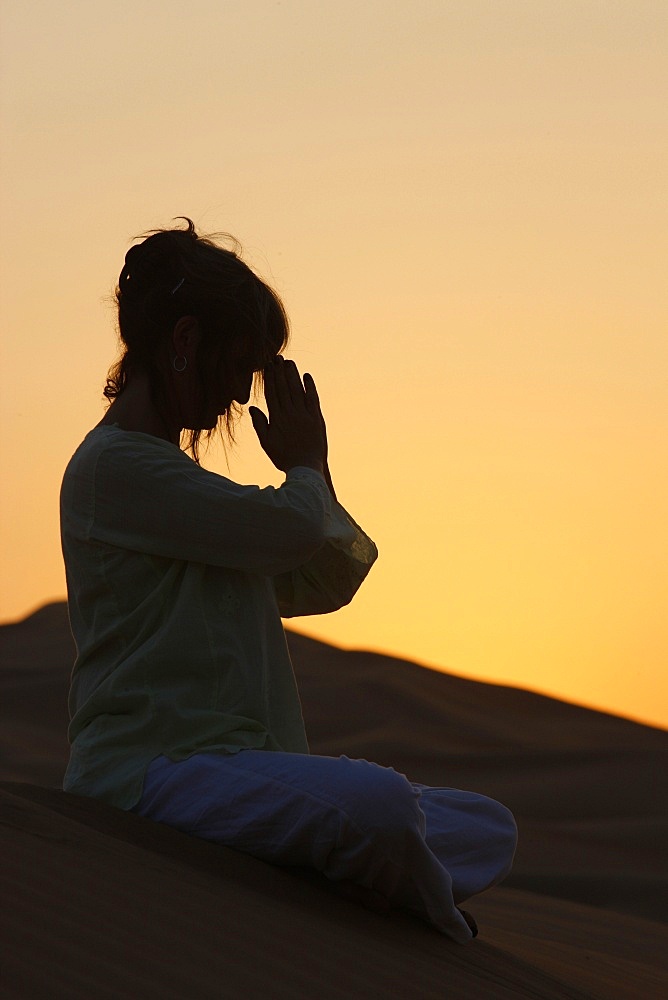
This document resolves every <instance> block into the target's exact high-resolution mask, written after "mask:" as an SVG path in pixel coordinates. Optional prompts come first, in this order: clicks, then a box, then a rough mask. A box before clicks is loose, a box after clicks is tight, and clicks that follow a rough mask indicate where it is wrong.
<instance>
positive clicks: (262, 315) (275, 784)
mask: <svg viewBox="0 0 668 1000" xmlns="http://www.w3.org/2000/svg"><path fill="white" fill-rule="evenodd" d="M186 222H187V228H185V229H170V230H159V231H156V232H154V233H152V234H151V235H149V236H148V237H147V238H146V239H144V241H143V242H142V243H140V244H138V245H135V246H133V247H132V248H131V249H130V250H129V251H128V253H127V255H126V258H125V265H124V267H123V270H122V271H121V274H120V278H119V282H118V289H117V299H118V316H119V327H120V335H121V340H122V345H123V353H122V356H121V358H120V360H119V361H118V362H117V363H116V364H115V365H114V367H113V368H112V370H111V372H110V374H109V378H108V380H107V386H106V389H105V395H106V396H107V398H108V399H109V400H110V401H111V405H110V406H109V408H108V410H107V412H106V415H105V417H104V419H103V420H102V421H101V422H100V424H98V426H97V427H95V428H94V429H93V430H92V431H91V432H90V433H89V434H88V435H87V437H86V438H85V440H84V441H83V443H82V444H81V445H80V447H79V448H78V450H77V451H76V453H75V454H74V456H73V458H72V459H71V461H70V463H69V465H68V467H67V470H66V473H65V477H64V481H63V487H62V494H61V520H62V541H63V552H64V556H65V564H66V570H67V585H68V599H69V613H70V621H71V625H72V631H73V633H74V637H75V640H76V644H77V654H78V655H77V659H76V663H75V666H74V671H73V675H72V686H71V693H70V712H71V725H70V731H69V738H70V743H71V755H70V761H69V766H68V768H67V773H66V776H65V781H64V788H65V790H66V791H69V792H74V793H76V794H78V795H86V796H92V797H94V798H99V799H102V800H103V801H105V802H108V803H110V804H111V805H114V806H118V807H120V808H121V809H126V810H134V811H136V812H137V813H140V814H141V815H143V816H148V817H151V818H152V819H155V820H158V821H160V822H163V823H167V824H169V825H172V826H174V827H178V828H179V829H181V830H185V831H187V832H188V833H191V834H195V835H196V836H199V837H203V838H206V839H209V840H214V841H217V842H219V843H221V844H226V845H228V846H229V847H233V848H237V849H238V850H241V851H245V852H247V853H249V854H252V855H255V856H256V857H259V858H262V859H264V860H265V861H270V862H274V863H276V864H281V865H297V866H301V867H303V866H308V867H311V868H315V869H317V870H319V871H320V872H323V873H324V874H325V875H326V876H327V878H329V879H331V880H333V881H335V882H339V883H340V884H341V886H342V887H346V886H347V887H349V890H350V892H351V893H353V894H357V895H358V896H359V898H360V899H361V901H362V902H365V903H366V904H367V905H377V906H379V907H383V906H388V905H391V904H393V905H399V906H402V907H404V908H407V909H409V910H411V911H413V912H415V913H417V914H419V915H420V916H422V917H423V918H424V919H426V920H428V921H430V922H431V923H432V924H434V925H435V926H436V927H437V928H438V929H439V930H440V931H442V932H443V933H445V934H448V935H449V936H450V937H452V938H454V939H456V940H458V941H462V942H463V941H467V940H469V939H470V937H471V934H472V927H473V924H472V921H471V920H470V918H468V919H467V917H466V916H464V915H463V914H462V912H461V911H460V910H459V909H458V908H457V904H458V903H459V902H461V901H462V900H464V899H466V898H468V897H469V896H472V895H474V894H475V893H478V892H482V891H483V890H484V889H486V888H488V887H489V886H490V885H493V884H494V883H496V882H498V881H500V879H502V878H503V877H504V875H505V874H507V872H508V870H509V867H510V864H511V860H512V856H513V851H514V846H515V824H514V822H513V819H512V816H511V815H510V813H509V812H508V811H507V810H506V809H505V808H504V807H503V806H501V805H499V803H497V802H494V801H493V800H491V799H488V798H486V797H484V796H480V795H476V794H473V793H470V792H461V791H457V790H453V789H432V788H428V787H425V786H423V785H418V784H414V783H411V782H410V781H409V780H408V779H407V778H405V777H404V776H403V775H401V774H398V773H397V772H395V771H394V770H392V769H390V768H385V767H381V766H379V765H377V764H373V763H369V762H367V761H365V760H351V759H348V758H347V757H339V758H332V757H318V756H312V755H310V754H309V750H308V744H307V742H306V735H305V732H304V724H303V721H302V714H301V709H300V703H299V697H298V693H297V688H296V685H295V679H294V675H293V671H292V667H291V664H290V659H289V655H288V650H287V646H286V642H285V636H284V632H283V627H282V624H281V616H283V617H290V616H294V615H312V614H320V613H325V612H328V611H334V610H336V609H337V608H339V607H341V606H342V605H344V604H347V603H348V602H349V601H350V600H351V598H352V597H353V595H354V594H355V592H356V590H357V588H358V587H359V586H360V584H361V583H362V581H363V580H364V578H365V576H366V574H367V573H368V571H369V569H370V567H371V565H372V563H373V562H374V560H375V559H376V554H377V553H376V548H375V545H374V544H373V542H372V541H371V540H370V539H369V538H368V537H367V535H366V534H365V533H364V532H363V531H362V530H361V529H360V528H359V527H358V526H357V525H356V524H355V522H354V521H353V520H352V518H351V517H350V516H349V515H348V514H347V513H346V511H345V510H344V509H343V507H341V506H340V505H339V503H338V502H337V500H336V496H335V494H334V489H333V486H332V481H331V477H330V474H329V470H328V466H327V440H326V434H325V424H324V421H323V418H322V414H321V411H320V404H319V401H318V394H317V392H316V387H315V384H314V382H313V379H312V378H311V377H310V375H304V378H303V381H302V378H301V377H300V374H299V372H298V371H297V368H296V366H295V364H294V363H293V362H292V361H286V360H284V359H283V358H282V357H281V356H280V352H281V351H282V350H283V348H284V347H285V345H286V342H287V338H288V324H287V319H286V316H285V312H284V310H283V307H282V305H281V303H280V301H279V299H278V297H277V296H276V295H275V293H274V292H273V291H272V290H271V289H270V288H268V287H267V285H266V284H264V282H262V281H261V280H260V279H259V278H258V277H257V276H256V275H255V274H254V273H253V272H252V271H251V270H250V269H249V268H248V266H247V265H246V264H245V263H244V262H243V261H242V260H241V259H240V257H239V255H238V251H237V250H236V249H226V248H224V247H223V246H220V245H217V244H216V243H215V242H214V241H212V240H210V239H205V238H201V237H199V236H198V235H197V233H196V231H195V227H194V226H193V224H192V223H191V222H190V221H189V220H186ZM254 376H258V377H259V380H260V381H263V384H264V392H265V399H266V403H267V409H268V417H267V416H265V414H264V413H263V412H262V411H261V410H259V409H257V408H255V407H251V418H252V421H253V426H254V428H255V431H256V433H257V435H258V438H259V440H260V444H261V445H262V447H263V449H264V451H265V452H266V454H267V455H268V457H269V458H270V459H271V461H272V462H273V463H274V465H275V466H276V467H277V468H278V469H280V470H281V471H282V472H284V473H285V481H284V482H283V484H282V485H281V486H280V487H278V488H277V489H274V488H273V487H266V488H264V489H260V488H258V487H256V486H240V485H237V484H236V483H234V482H231V481H230V480H229V479H226V478H224V477H223V476H219V475H215V474H214V473H212V472H208V471H206V470H205V469H203V468H201V466H200V465H199V464H198V461H197V459H198V448H199V445H200V437H201V435H202V434H205V435H206V436H208V435H209V434H210V433H211V432H212V431H213V430H214V429H215V428H216V427H217V426H218V425H219V423H221V422H222V423H223V424H226V425H227V428H228V430H231V428H232V423H233V419H234V416H235V414H236V413H237V411H238V409H239V407H240V406H241V405H243V404H245V403H247V402H248V400H249V397H250V392H251V388H252V384H253V379H254ZM184 430H185V432H186V433H185V440H186V444H187V446H188V447H189V449H190V451H191V454H192V455H193V458H194V460H193V458H191V457H189V456H188V455H187V454H186V453H185V452H184V451H182V450H181V448H180V442H181V439H182V435H183V432H184Z"/></svg>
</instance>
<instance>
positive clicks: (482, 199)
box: [0, 0, 668, 725]
mask: <svg viewBox="0 0 668 1000" xmlns="http://www.w3.org/2000/svg"><path fill="white" fill-rule="evenodd" d="M0 17H1V21H2V23H1V42H0V44H1V52H0V57H1V58H0V64H1V67H0V73H1V99H2V123H1V124H2V150H1V152H2V169H3V175H4V180H3V185H2V192H1V197H2V216H1V217H2V234H3V238H2V241H1V243H0V255H1V267H2V275H1V281H2V289H1V296H2V298H1V307H2V343H1V347H0V350H1V358H0V362H1V363H0V394H1V395H0V416H1V421H2V457H3V463H2V464H3V475H2V488H1V489H2V492H1V495H0V501H1V504H2V510H1V516H2V552H3V556H2V570H1V573H2V581H1V591H0V620H2V621H10V620H16V619H18V618H20V617H23V616H24V615H26V614H27V613H29V612H31V611H33V610H34V609H35V608H36V607H37V606H39V605H40V604H42V603H44V602H46V601H47V600H53V599H61V598H63V597H64V596H65V585H64V573H63V569H62V564H61V555H60V541H59V533H58V490H59V486H60V479H61V477H62V472H63V469H64V467H65V465H66V463H67V461H68V459H69V457H70V455H71V454H72V452H73V451H74V449H75V448H76V447H77V445H78V444H79V442H80V440H81V439H82V438H83V436H84V435H85V434H86V433H87V431H88V430H89V429H90V428H91V427H92V426H93V425H94V424H96V423H97V422H98V420H99V419H100V418H101V416H102V414H103V412H104V411H103V406H102V396H101V389H102V385H103V382H104V376H105V374H106V369H107V367H108V365H109V364H110V362H111V361H112V360H113V358H114V356H115V351H116V340H115V330H114V314H113V308H112V303H111V296H112V294H113V289H114V285H115V281H116V278H117V276H118V273H119V271H120V268H121V265H122V262H123V257H124V254H125V252H126V250H127V248H128V246H129V245H130V242H131V240H132V238H133V237H134V236H135V235H137V234H139V233H141V232H142V231H143V230H145V229H148V228H151V227H153V226H162V225H168V224H169V223H170V220H171V219H172V218H173V217H175V216H177V215H189V216H191V217H192V218H193V219H194V220H195V222H196V224H197V225H198V227H199V228H201V229H202V230H204V231H216V230H226V231H229V232H231V233H233V234H234V235H235V236H237V237H238V239H239V240H240V241H241V242H242V244H243V246H244V248H245V258H246V259H247V260H248V262H249V263H250V264H251V266H253V267H255V268H256V269H257V270H258V271H259V272H260V273H261V274H262V276H263V277H264V278H266V279H267V280H268V281H269V282H270V283H271V284H273V285H274V287H276V289H277V290H278V292H279V293H280V294H281V296H282V297H283V300H284V302H285V304H286V307H287V310H288V312H289V314H290V317H291V321H292V329H293V335H292V344H291V346H290V348H289V351H288V356H290V357H292V358H294V359H295V360H296V361H297V363H298V364H299V365H300V366H301V367H302V369H303V370H307V371H310V372H311V373H312V374H313V375H314V377H315V379H316V381H317V383H318V387H319V391H320V396H321V399H322V402H323V408H324V411H325V416H326V418H327V422H328V429H329V438H330V456H331V466H332V473H333V476H334V481H335V483H336V486H337V490H338V493H339V496H340V498H341V500H342V502H343V503H344V505H345V506H346V507H347V508H348V509H349V510H350V512H351V513H352V514H353V516H354V517H355V519H356V520H357V521H358V522H359V523H360V524H361V525H362V526H363V527H364V528H365V529H366V530H367V531H368V532H369V534H370V535H371V536H372V537H373V538H374V539H375V540H376V541H377V543H378V547H379V550H380V559H379V562H378V564H377V565H376V567H375V568H374V569H373V570H372V573H371V575H370V577H369V579H368V581H367V583H366V584H365V585H364V587H363V588H362V590H361V591H360V593H359V595H358V596H357V598H356V599H355V601H354V602H353V604H352V605H351V606H350V607H349V608H346V609H343V610H342V611H340V612H338V613H336V614H335V615H332V616H329V617H324V618H312V619H302V620H301V621H299V622H295V623H294V624H295V625H296V626H297V627H298V628H299V629H300V630H302V631H306V632H308V633H309V634H312V635H314V636H316V637H317V638H323V639H326V640H328V641H333V642H335V643H338V644H341V645H343V646H348V647H362V648H367V649H379V650H382V651H387V652H391V653H395V654H397V655H400V656H405V657H407V658H410V659H416V660H418V661H419V662H423V663H425V664H428V665H432V666H438V667H443V668H447V669H449V670H452V671H453V672H455V673H459V674H463V675H466V676H470V677H473V678H476V679H482V680H491V681H500V682H504V683H512V684H518V685H521V686H524V687H530V688H532V689H535V690H539V691H543V692H546V693H549V694H553V695H557V696H559V697H563V698H566V699H568V700H571V701H578V702H582V703H584V704H587V705H593V706H596V707H600V708H604V709H606V710H609V711H614V712H617V713H620V714H625V715H630V716H631V717H634V718H637V719H640V720H642V721H649V722H654V723H657V724H662V725H668V681H667V680H666V666H667V665H668V614H666V603H667V601H666V598H667V597H668V568H667V567H668V515H667V507H668V462H667V460H666V459H667V455H666V445H667V442H668V392H667V389H668V385H667V382H668V374H667V373H668V337H667V336H666V334H667V329H666V327H667V324H666V318H667V316H666V313H667V310H666V271H667V264H668V259H667V258H668V255H667V253H666V251H667V237H666V233H667V231H668V227H667V223H668V218H667V215H668V212H667V191H668V184H667V180H668V155H667V151H668V121H667V118H668V116H667V112H666V108H667V107H668V100H667V98H668V59H667V58H666V51H667V43H668V5H667V4H666V3H665V0H411V2H407V0H406V2H398V0H382V2H381V0H354V2H353V0H312V2H307V0H282V2H268V0H191V2H189V3H187V4H184V3H182V2H176V0H160V2H158V0H151V2H142V0H135V2H133V3H129V2H127V0H119V2H116V3H115V4H113V5H111V4H105V3H95V2H90V0H79V2H72V0H64V2H62V3H55V2H53V0H43V2H33V0H5V2H4V4H3V8H2V14H1V15H0ZM204 464H205V465H207V466H208V467H210V468H213V469H215V470H216V471H219V472H221V473H224V474H229V475H231V476H232V477H233V478H235V479H238V480H240V481H244V482H258V483H261V484H265V483H269V482H271V483H275V484H278V483H279V482H280V481H281V478H282V477H281V475H280V473H277V472H276V471H275V470H273V468H272V467H271V465H270V463H269V461H268V460H267V459H266V457H265V456H264V455H263V453H262V452H261V450H260V448H259V445H258V444H257V443H256V442H255V440H254V435H253V431H252V428H250V421H249V420H248V418H247V416H245V417H244V419H243V421H242V424H241V426H240V432H239V440H238V447H237V448H236V449H235V451H234V452H233V453H231V454H230V457H229V472H228V469H227V466H226V460H225V456H224V454H223V452H222V449H220V448H219V447H218V448H216V449H212V450H211V451H210V452H209V454H208V456H207V457H206V458H205V461H204Z"/></svg>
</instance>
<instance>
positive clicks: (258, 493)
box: [61, 434, 330, 576]
mask: <svg viewBox="0 0 668 1000" xmlns="http://www.w3.org/2000/svg"><path fill="white" fill-rule="evenodd" d="M144 437H145V436H144V435H142V440H139V439H138V438H136V439H135V440H134V441H132V439H131V438H130V436H129V435H128V434H125V435H123V440H122V442H121V446H115V445H114V443H113V440H112V441H111V442H110V443H109V444H108V445H107V446H106V447H104V448H102V449H100V450H99V452H98V453H97V455H96V456H95V462H94V467H93V470H92V471H93V474H92V475H91V466H90V462H88V461H83V462H82V463H81V464H79V463H77V462H76V461H73V462H72V463H71V465H70V467H69V468H68V473H67V475H66V478H65V480H64V483H63V494H62V504H61V508H62V511H63V517H64V520H65V521H66V532H67V534H69V535H72V536H75V537H78V538H80V539H82V540H85V541H94V542H101V543H103V544H107V545H113V546H115V547H118V548H122V549H130V550H132V551H135V552H140V553H142V552H143V553H146V554H149V555H153V556H164V557H166V558H169V559H176V560H183V561H187V562H199V563H205V564H208V565H212V566H223V567H226V568H229V569H241V570H246V571H249V572H254V573H261V574H264V575H266V576H274V575H276V574H279V573H282V572H289V571H290V570H291V569H294V568H296V567H298V566H300V565H303V564H304V563H307V562H308V560H309V559H310V558H311V557H312V556H313V555H315V553H316V552H317V551H318V550H319V549H320V548H322V547H323V545H324V544H325V541H326V525H327V521H328V518H329V511H330V495H329V490H328V489H327V486H326V484H325V481H324V479H323V477H322V476H321V475H320V474H319V473H318V472H315V471H314V470H312V469H308V468H301V467H300V468H295V469H291V470H290V472H289V473H288V475H287V477H286V480H285V482H284V483H283V484H282V485H281V486H280V487H278V488H277V489H275V488H274V487H267V488H265V489H260V488H259V487H257V486H240V485H238V484H237V483H234V482H232V481H231V480H229V479H226V478H225V477H224V476H219V475H216V474H215V473H212V472H209V471H207V470H205V469H202V468H200V467H199V466H198V465H196V464H195V463H194V462H193V461H192V460H191V459H189V458H188V457H187V456H186V455H185V454H184V453H183V452H182V451H181V450H180V449H178V448H176V447H175V446H172V445H169V444H168V443H167V442H165V443H162V442H157V444H155V445H154V446H153V445H152V446H151V447H147V446H146V442H145V440H143V439H144Z"/></svg>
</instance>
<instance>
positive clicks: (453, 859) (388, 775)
mask: <svg viewBox="0 0 668 1000" xmlns="http://www.w3.org/2000/svg"><path fill="white" fill-rule="evenodd" d="M134 811H135V812H137V813H139V814H140V815H142V816H147V817H149V818H150V819H153V820H156V821H158V822H160V823H166V824H167V825H169V826H173V827H176V828H177V829H179V830H183V831H185V832H186V833H189V834H193V835H194V836H197V837H202V838H203V839H205V840H212V841H215V842H217V843H220V844H225V845H226V846H227V847H232V848H235V849H236V850H239V851H244V852H246V853H247V854H251V855H254V856H255V857H257V858H261V859H262V860H263V861H269V862H272V863H274V864H279V865H296V866H300V867H308V868H315V869H317V870H318V871H320V872H322V873H323V874H324V875H325V876H327V878H329V879H332V880H334V881H343V880H345V881H351V882H354V883H357V884H358V885H362V886H364V887H366V888H368V889H373V890H374V891H375V892H377V893H380V895H381V896H383V897H384V898H385V899H387V900H388V901H389V902H390V903H391V904H392V905H397V906H401V907H403V908H405V909H408V910H410V911H412V912H413V913H416V914H417V915H419V916H420V917H422V918H423V919H425V920H427V921H429V922H430V923H431V924H433V925H434V926H435V927H436V928H437V929H438V930H439V931H441V932H442V933H444V934H447V935H448V936H449V937H451V938H454V939H455V940H456V941H460V942H462V943H465V942H467V941H469V940H470V938H471V930H470V929H469V927H468V925H467V923H466V921H465V920H464V918H463V917H462V915H461V913H460V912H459V910H458V909H457V905H456V904H457V903H460V902H462V901H463V900H465V899H468V898H469V897H470V896H474V895H475V894H476V893H479V892H483V890H485V889H488V888H489V887H490V886H492V885H495V884H496V883H497V882H500V881H501V880H502V879H503V878H504V877H505V876H506V875H507V874H508V872H509V871H510V867H511V864H512V859H513V854H514V851H515V844H516V835H517V831H516V826H515V821H514V819H513V817H512V814H511V813H510V812H509V811H508V810H507V809H506V808H505V806H502V805H501V804H500V803H499V802H495V801H494V800H493V799H489V798H487V797H486V796H484V795H477V794H475V793H473V792H463V791H458V790H457V789H455V788H430V787H428V786H426V785H419V784H415V783H413V782H410V781H409V780H408V779H407V778H406V777H405V776H404V775H403V774H399V773H398V772H396V771H394V770H392V769H391V768H388V767H381V766H380V765H379V764H372V763H369V761H366V760H351V759H349V758H348V757H318V756H315V755H309V754H293V753H278V752H274V751H271V752H270V751H264V750H242V751H240V752H239V753H236V754H228V755H223V754H207V753H200V754H195V755H194V756H192V757H189V758H188V759H187V760H183V761H176V762H175V761H171V760H169V759H168V758H167V757H158V758H156V759H155V760H154V761H153V762H152V763H151V764H150V766H149V769H148V772H147V774H146V779H145V783H144V791H143V794H142V798H141V800H140V802H139V804H138V805H137V806H136V807H135V810H134Z"/></svg>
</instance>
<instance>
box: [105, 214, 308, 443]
mask: <svg viewBox="0 0 668 1000" xmlns="http://www.w3.org/2000/svg"><path fill="white" fill-rule="evenodd" d="M182 218H183V221H184V222H185V223H186V228H185V229H156V230H151V231H150V232H149V233H147V234H145V239H144V240H143V242H142V243H138V244H136V245H135V246H133V247H130V249H129V250H128V252H127V254H126V255H125V264H124V265H123V270H122V271H121V273H120V276H119V279H118V287H117V288H116V302H117V304H118V328H119V334H120V341H121V350H122V353H121V356H120V357H119V358H118V360H117V361H116V362H115V363H114V364H113V365H112V367H111V368H110V370H109V374H108V376H107V383H106V386H105V388H104V395H105V396H106V397H107V399H108V400H109V401H110V402H111V401H113V400H114V399H116V398H117V397H118V396H120V395H121V393H122V392H123V390H124V389H125V386H126V385H127V380H128V375H129V374H130V373H132V372H133V371H135V370H140V371H142V372H144V373H145V374H146V375H147V376H148V379H149V382H150V386H151V392H152V395H153V399H154V402H155V404H156V406H157V407H158V408H159V409H161V410H163V409H165V408H166V404H167V387H166V385H165V381H164V375H163V374H162V372H163V371H164V363H165V359H166V358H167V359H168V360H169V359H170V358H171V355H170V354H169V351H170V350H171V337H172V333H173V330H174V326H175V324H176V322H177V321H178V320H179V319H180V318H181V317H182V316H194V317H195V318H196V319H197V321H198V325H199V330H200V335H201V341H200V345H199V347H198V352H197V363H198V375H199V380H200V385H201V387H202V399H203V404H204V408H205V409H206V406H207V403H208V402H209V401H212V402H213V401H215V400H218V399H220V395H221V391H220V390H221V380H223V381H224V378H225V373H226V372H232V371H233V370H235V369H236V368H238V365H239V363H240V362H241V361H242V359H243V364H244V365H245V366H248V367H249V370H251V369H252V370H253V371H254V372H256V373H259V374H257V375H256V378H259V379H261V377H262V376H261V372H262V369H263V368H264V367H266V365H267V364H268V363H269V362H270V361H271V359H272V358H273V357H275V355H276V354H278V353H280V351H281V350H283V348H284V347H285V345H286V344H287V341H288V337H289V325H288V318H287V316H286V313H285V310H284V308H283V304H282V302H281V300H280V299H279V297H278V295H277V294H276V293H275V292H274V291H272V289H271V288H269V286H268V285H266V284H265V282H264V281H262V280H261V279H260V278H258V276H257V275H256V274H254V273H253V271H251V269H250V268H249V267H248V265H247V264H245V263H244V261H242V260H241V258H240V256H239V255H240V253H241V247H240V245H239V243H238V242H237V241H236V240H235V239H234V238H233V237H231V236H228V235H227V234H215V237H211V236H206V237H205V236H199V235H198V233H197V231H196V229H195V226H194V224H193V223H192V222H191V220H190V219H187V218H185V217H182ZM216 239H225V240H226V241H227V242H228V243H230V244H231V247H232V249H227V248H225V247H223V246H219V245H218V243H216V242H215V240H216ZM160 359H162V366H161V365H160ZM238 413H239V408H238V407H237V406H236V405H235V404H234V403H231V404H230V406H229V407H228V408H227V410H226V411H225V413H223V414H222V416H221V420H220V425H221V429H222V425H224V426H225V429H226V431H227V436H228V439H229V440H233V438H234V434H233V425H234V420H235V417H236V416H238ZM202 433H204V434H205V436H206V437H207V438H208V437H210V436H211V434H212V433H213V431H211V430H205V431H204V432H202V431H201V430H190V431H189V432H188V435H189V437H188V440H187V443H186V444H187V447H188V448H189V449H190V452H191V454H192V456H193V458H194V459H195V461H198V460H199V454H198V449H199V441H200V437H201V435H202Z"/></svg>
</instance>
